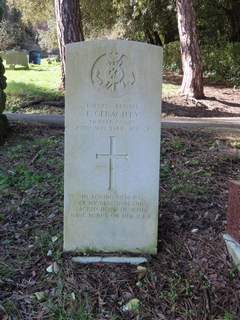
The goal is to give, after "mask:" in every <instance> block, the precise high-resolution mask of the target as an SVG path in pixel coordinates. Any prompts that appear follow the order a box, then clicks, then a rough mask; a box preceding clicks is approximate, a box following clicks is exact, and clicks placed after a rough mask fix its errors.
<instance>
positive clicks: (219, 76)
mask: <svg viewBox="0 0 240 320" xmlns="http://www.w3.org/2000/svg"><path fill="white" fill-rule="evenodd" d="M239 52H240V43H229V42H228V43H226V42H222V43H218V44H204V45H202V47H201V54H202V61H203V69H204V72H205V76H207V77H208V78H210V79H213V80H216V81H221V82H228V83H230V84H232V85H235V86H240V55H239ZM164 65H165V70H170V71H177V72H179V71H181V55H180V50H179V42H174V43H169V44H168V45H166V46H165V48H164Z"/></svg>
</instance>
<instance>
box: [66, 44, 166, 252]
mask: <svg viewBox="0 0 240 320" xmlns="http://www.w3.org/2000/svg"><path fill="white" fill-rule="evenodd" d="M66 57H67V65H66V113H65V178H64V180H65V182H64V184H65V185H64V189H65V191H64V194H65V200H64V202H65V203H64V250H65V251H73V250H75V251H78V252H86V251H87V252H89V251H94V252H123V251H125V252H136V253H156V250H157V231H158V195H159V161H160V114H161V85H162V83H161V73H162V71H161V66H162V49H161V48H160V47H157V46H153V45H148V44H144V43H138V42H132V41H122V40H97V41H89V42H81V43H74V44H70V45H68V46H67V50H66Z"/></svg>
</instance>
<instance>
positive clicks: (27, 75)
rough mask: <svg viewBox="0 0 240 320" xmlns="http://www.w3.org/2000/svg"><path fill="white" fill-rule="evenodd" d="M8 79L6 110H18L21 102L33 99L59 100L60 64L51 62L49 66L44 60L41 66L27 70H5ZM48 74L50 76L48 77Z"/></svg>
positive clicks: (31, 66) (33, 66)
mask: <svg viewBox="0 0 240 320" xmlns="http://www.w3.org/2000/svg"><path fill="white" fill-rule="evenodd" d="M6 74H7V77H8V87H7V91H6V93H7V95H8V99H7V110H8V111H12V112H14V111H17V110H20V107H19V105H21V104H22V103H23V102H27V101H32V100H35V99H43V100H58V99H59V98H61V96H62V95H61V93H60V92H59V90H58V88H59V83H60V74H61V70H60V63H58V62H54V61H52V62H51V63H50V64H49V63H48V61H47V60H46V59H43V60H42V64H41V65H39V66H38V65H30V68H29V70H22V69H17V68H16V69H15V70H10V69H7V70H6ZM49 74H51V76H50V77H49Z"/></svg>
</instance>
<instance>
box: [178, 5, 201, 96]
mask: <svg viewBox="0 0 240 320" xmlns="http://www.w3.org/2000/svg"><path fill="white" fill-rule="evenodd" d="M176 4H177V18H178V31H179V38H180V46H181V55H182V66H183V81H182V86H181V94H182V95H185V96H188V97H194V98H196V99H201V98H204V92H203V70H202V61H201V55H200V48H199V43H198V36H197V29H196V16H195V11H194V7H193V2H192V0H176Z"/></svg>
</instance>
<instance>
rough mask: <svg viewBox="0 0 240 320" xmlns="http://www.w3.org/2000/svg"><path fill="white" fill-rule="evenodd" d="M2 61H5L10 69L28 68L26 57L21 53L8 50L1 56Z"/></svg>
mask: <svg viewBox="0 0 240 320" xmlns="http://www.w3.org/2000/svg"><path fill="white" fill-rule="evenodd" d="M1 56H2V59H4V60H5V61H6V64H7V65H9V66H10V68H12V69H14V68H15V66H16V65H21V66H23V67H25V68H26V69H28V68H29V66H28V55H27V53H26V52H23V51H16V50H10V51H6V52H4V53H2V54H1Z"/></svg>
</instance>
